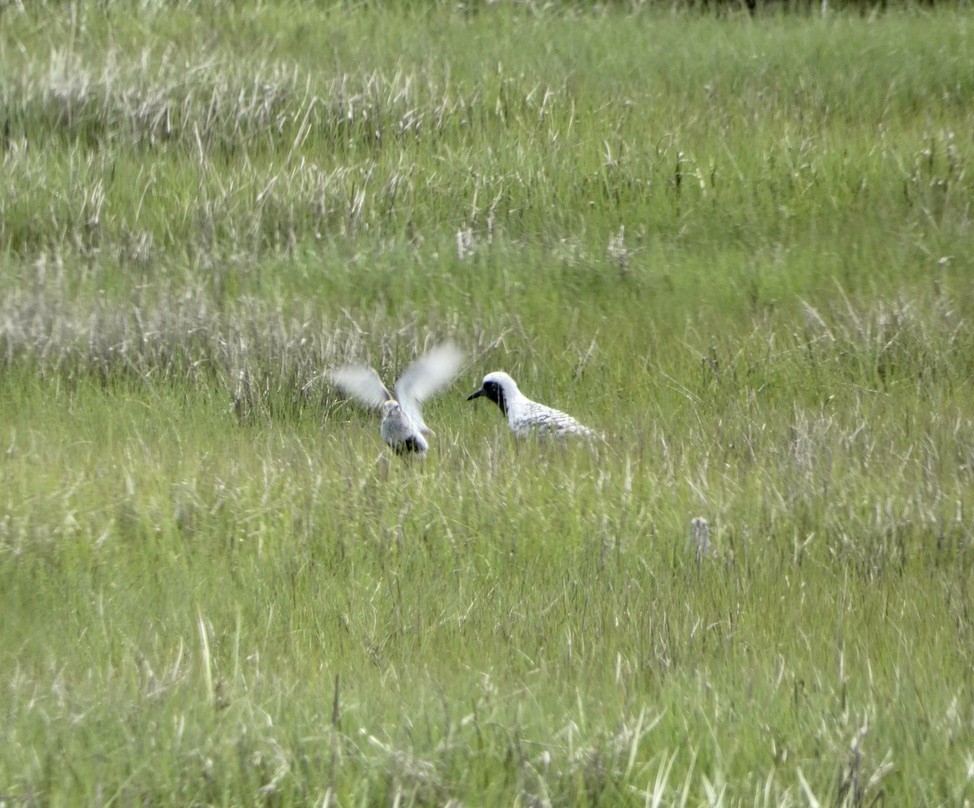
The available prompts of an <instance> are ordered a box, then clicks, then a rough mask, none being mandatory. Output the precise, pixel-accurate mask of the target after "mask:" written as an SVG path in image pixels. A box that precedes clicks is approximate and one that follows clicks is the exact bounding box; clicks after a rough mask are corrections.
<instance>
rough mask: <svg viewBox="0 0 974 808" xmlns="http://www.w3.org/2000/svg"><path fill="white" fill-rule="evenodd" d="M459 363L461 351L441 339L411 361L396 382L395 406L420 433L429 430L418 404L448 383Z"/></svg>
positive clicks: (461, 355) (454, 375) (457, 369)
mask: <svg viewBox="0 0 974 808" xmlns="http://www.w3.org/2000/svg"><path fill="white" fill-rule="evenodd" d="M462 365H463V352H462V351H461V350H460V349H459V348H457V346H456V345H454V344H453V343H452V342H444V343H442V344H441V345H437V346H436V347H435V348H433V349H432V350H431V351H429V352H428V353H426V354H423V356H421V357H420V358H419V359H417V360H416V361H415V362H413V364H411V365H410V366H409V367H408V368H406V372H405V373H403V374H402V376H401V377H400V379H399V381H397V382H396V398H397V399H398V401H399V406H400V407H402V409H403V411H404V412H405V413H406V414H407V415H408V416H409V417H410V418H411V419H412V420H413V423H415V424H416V427H417V429H419V431H420V432H423V433H428V432H429V431H430V430H429V427H428V426H426V422H425V421H423V414H422V408H421V405H422V403H423V402H424V401H425V400H426V399H427V398H429V397H430V396H432V395H433V394H434V393H437V392H439V391H440V390H442V389H443V388H444V387H446V386H447V385H448V384H450V383H451V382H452V381H453V380H454V379H455V378H456V377H457V374H459V373H460V367H461V366H462Z"/></svg>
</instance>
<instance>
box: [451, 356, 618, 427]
mask: <svg viewBox="0 0 974 808" xmlns="http://www.w3.org/2000/svg"><path fill="white" fill-rule="evenodd" d="M481 396H484V397H486V398H489V399H490V400H491V401H493V402H494V403H495V404H496V405H497V406H498V407H500V409H501V412H502V413H504V415H506V416H507V423H508V426H510V428H511V431H512V432H513V433H514V434H515V435H518V436H519V437H520V436H525V435H531V434H548V435H556V436H558V437H562V436H569V435H577V436H580V437H584V438H597V437H599V436H598V433H596V432H595V430H593V429H589V427H587V426H584V425H583V424H580V423H579V422H578V421H577V420H575V419H574V418H573V417H572V416H570V415H569V414H568V413H565V412H562V411H561V410H556V409H554V408H553V407H547V406H545V405H544V404H539V403H538V402H537V401H532V400H531V399H530V398H528V397H527V396H526V395H524V393H522V392H521V391H520V390H519V389H518V386H517V383H516V382H515V381H514V379H512V378H511V377H510V376H509V375H508V374H506V373H504V372H503V371H494V372H493V373H488V374H487V375H486V376H484V382H483V386H482V387H481V388H480V389H479V390H477V391H476V392H474V393H471V394H470V395H469V396H468V397H467V400H468V401H471V400H473V399H475V398H480V397H481Z"/></svg>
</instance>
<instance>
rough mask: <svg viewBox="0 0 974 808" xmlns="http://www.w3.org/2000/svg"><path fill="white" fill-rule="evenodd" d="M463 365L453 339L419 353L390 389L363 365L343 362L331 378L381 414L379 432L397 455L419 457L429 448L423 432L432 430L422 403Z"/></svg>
mask: <svg viewBox="0 0 974 808" xmlns="http://www.w3.org/2000/svg"><path fill="white" fill-rule="evenodd" d="M462 364H463V354H462V353H461V351H460V349H459V348H457V346H456V345H454V344H453V343H452V342H444V343H443V344H441V345H438V346H436V347H435V348H433V349H432V350H431V351H429V352H428V353H426V354H424V355H423V356H421V357H420V358H419V359H417V360H416V361H415V362H413V364H411V365H410V366H409V367H408V368H406V372H405V373H403V374H402V376H400V377H399V381H397V382H396V384H395V386H394V387H393V390H395V393H396V394H395V395H393V394H392V393H390V392H389V390H388V388H386V386H385V385H384V384H383V383H382V380H381V379H380V378H379V374H378V373H376V372H375V371H374V370H373V369H372V368H370V367H367V366H365V365H346V366H345V367H341V368H338V369H337V370H333V371H332V372H331V380H332V382H334V384H335V385H336V386H337V387H339V388H341V390H342V391H343V392H344V393H346V394H347V395H349V396H351V397H352V398H355V399H357V400H358V401H360V402H361V403H362V404H364V405H365V406H367V407H371V408H373V409H378V410H379V411H380V412H381V413H382V423H381V425H380V426H379V434H381V435H382V439H383V440H384V441H385V442H386V443H387V444H389V446H390V447H391V448H392V449H393V451H395V452H396V454H409V453H414V454H417V455H419V456H422V455H423V454H425V453H426V450H427V449H429V444H428V443H427V441H426V435H431V434H432V431H431V430H430V428H429V427H428V426H426V422H425V421H424V420H423V413H422V409H421V404H422V403H423V401H425V400H426V399H427V398H429V397H430V396H431V395H433V394H434V393H437V392H439V391H440V390H441V389H442V388H444V387H446V386H447V385H448V384H449V383H450V382H452V381H453V380H454V379H455V378H456V377H457V373H459V371H460V366H461V365H462Z"/></svg>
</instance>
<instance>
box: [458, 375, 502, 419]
mask: <svg viewBox="0 0 974 808" xmlns="http://www.w3.org/2000/svg"><path fill="white" fill-rule="evenodd" d="M481 396H485V397H486V398H488V399H490V400H491V401H493V402H494V403H495V404H496V405H497V406H498V407H500V408H501V412H502V413H504V415H507V401H506V400H505V398H504V387H503V385H501V384H500V383H499V382H497V381H494V380H493V379H490V378H487V379H484V386H483V387H481V388H480V389H479V390H478V391H477V392H476V393H471V394H470V395H469V396H467V401H473V400H474V399H475V398H480V397H481Z"/></svg>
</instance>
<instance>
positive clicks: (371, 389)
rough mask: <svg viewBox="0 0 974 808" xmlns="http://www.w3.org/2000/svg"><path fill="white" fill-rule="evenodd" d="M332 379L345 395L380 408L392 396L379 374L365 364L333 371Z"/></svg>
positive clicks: (366, 404) (374, 407)
mask: <svg viewBox="0 0 974 808" xmlns="http://www.w3.org/2000/svg"><path fill="white" fill-rule="evenodd" d="M331 380H332V382H334V384H335V386H336V387H338V388H339V389H340V390H341V391H342V392H343V393H345V395H348V396H351V397H352V398H354V399H357V400H358V401H360V402H361V403H362V404H364V405H365V406H366V407H372V408H373V409H378V408H379V407H381V406H382V405H383V404H384V403H385V402H386V401H389V400H390V399H391V398H392V393H390V392H389V391H388V390H387V389H386V386H385V385H384V384H383V383H382V379H380V378H379V374H378V373H376V372H375V371H374V370H372V368H370V367H366V366H365V365H345V366H344V367H340V368H338V369H336V370H333V371H332V372H331Z"/></svg>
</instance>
